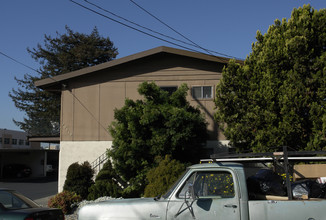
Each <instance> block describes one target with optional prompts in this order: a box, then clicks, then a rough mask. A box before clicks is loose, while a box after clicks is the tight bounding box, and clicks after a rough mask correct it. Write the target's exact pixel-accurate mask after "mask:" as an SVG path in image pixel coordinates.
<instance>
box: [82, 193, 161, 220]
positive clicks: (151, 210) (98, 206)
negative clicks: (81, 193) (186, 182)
mask: <svg viewBox="0 0 326 220" xmlns="http://www.w3.org/2000/svg"><path fill="white" fill-rule="evenodd" d="M166 207H167V200H165V199H160V200H158V201H155V200H154V198H140V199H114V200H108V201H104V202H99V203H92V204H88V205H85V206H83V207H82V208H81V209H80V210H79V212H78V219H79V220H86V219H88V220H90V219H92V220H95V219H96V220H104V219H106V220H107V219H117V218H120V219H149V218H158V219H159V218H160V219H164V218H165V214H166Z"/></svg>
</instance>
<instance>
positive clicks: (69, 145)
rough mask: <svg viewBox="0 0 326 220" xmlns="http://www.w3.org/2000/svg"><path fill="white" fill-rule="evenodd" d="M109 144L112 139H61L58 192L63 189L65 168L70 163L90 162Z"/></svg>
mask: <svg viewBox="0 0 326 220" xmlns="http://www.w3.org/2000/svg"><path fill="white" fill-rule="evenodd" d="M111 146H112V141H61V142H60V155H59V156H60V160H59V179H58V192H61V191H62V190H63V185H64V182H65V180H66V175H67V170H68V167H69V166H70V165H71V164H72V163H75V162H78V163H80V164H81V163H83V162H85V161H88V162H89V163H92V162H93V161H95V160H96V159H97V158H98V157H99V156H101V155H102V154H103V153H105V152H106V150H107V149H110V148H111Z"/></svg>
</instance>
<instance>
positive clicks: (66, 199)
mask: <svg viewBox="0 0 326 220" xmlns="http://www.w3.org/2000/svg"><path fill="white" fill-rule="evenodd" d="M81 200H82V198H81V196H79V195H77V194H76V193H74V192H69V191H63V192H61V193H59V194H57V195H55V196H53V197H51V198H50V200H49V201H48V206H49V207H50V208H59V209H62V212H63V213H64V214H68V213H70V211H71V210H72V205H73V204H75V203H78V202H80V201H81Z"/></svg>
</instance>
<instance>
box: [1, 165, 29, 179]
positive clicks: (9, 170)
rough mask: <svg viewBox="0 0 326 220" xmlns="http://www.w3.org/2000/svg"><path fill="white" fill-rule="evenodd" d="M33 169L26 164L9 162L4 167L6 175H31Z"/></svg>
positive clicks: (4, 174) (19, 176)
mask: <svg viewBox="0 0 326 220" xmlns="http://www.w3.org/2000/svg"><path fill="white" fill-rule="evenodd" d="M31 174H32V169H31V168H30V167H28V166H26V165H24V164H7V165H5V166H4V167H3V176H4V177H18V178H21V177H29V176H30V175H31Z"/></svg>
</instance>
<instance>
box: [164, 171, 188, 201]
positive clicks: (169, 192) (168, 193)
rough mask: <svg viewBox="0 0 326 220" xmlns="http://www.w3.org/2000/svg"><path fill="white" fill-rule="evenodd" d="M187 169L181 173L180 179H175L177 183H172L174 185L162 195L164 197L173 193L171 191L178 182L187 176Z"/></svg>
mask: <svg viewBox="0 0 326 220" xmlns="http://www.w3.org/2000/svg"><path fill="white" fill-rule="evenodd" d="M187 171H188V169H187V170H186V171H185V172H184V173H183V174H182V175H180V177H179V178H178V180H177V181H175V183H174V184H173V185H172V187H171V188H170V189H169V190H168V191H167V192H166V193H165V194H164V195H163V196H162V197H163V198H164V199H166V198H168V197H169V196H170V195H171V193H172V192H173V191H174V189H175V188H176V187H177V185H178V183H179V182H180V180H181V179H182V178H183V177H184V176H185V174H186V173H187Z"/></svg>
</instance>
